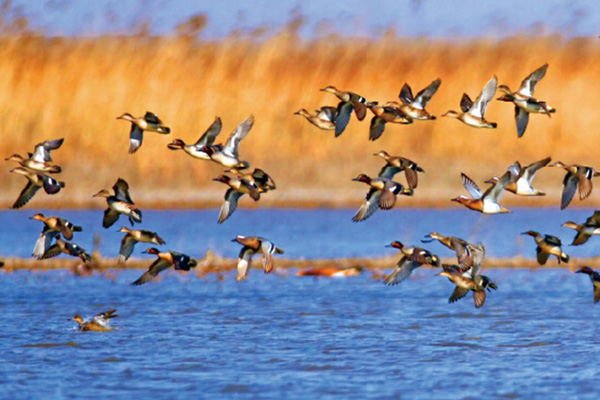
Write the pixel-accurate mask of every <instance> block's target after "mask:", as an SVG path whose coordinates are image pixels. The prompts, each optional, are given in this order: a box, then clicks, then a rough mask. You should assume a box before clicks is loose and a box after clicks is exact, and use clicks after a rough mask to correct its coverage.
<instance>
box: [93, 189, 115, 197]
mask: <svg viewBox="0 0 600 400" xmlns="http://www.w3.org/2000/svg"><path fill="white" fill-rule="evenodd" d="M110 196H111V194H110V192H109V191H108V190H106V189H102V190H101V191H99V192H98V193H96V194H95V195H93V196H92V197H106V198H108V197H110Z"/></svg>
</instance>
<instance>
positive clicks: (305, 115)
mask: <svg viewBox="0 0 600 400" xmlns="http://www.w3.org/2000/svg"><path fill="white" fill-rule="evenodd" d="M294 115H302V116H303V117H308V116H310V113H309V112H308V111H307V110H306V108H301V109H299V110H298V111H296V112H295V113H294Z"/></svg>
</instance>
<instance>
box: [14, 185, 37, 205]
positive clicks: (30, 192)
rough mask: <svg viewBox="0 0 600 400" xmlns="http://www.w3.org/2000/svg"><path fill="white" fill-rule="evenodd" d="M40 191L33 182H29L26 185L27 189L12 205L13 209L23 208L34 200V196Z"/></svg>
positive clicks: (24, 189)
mask: <svg viewBox="0 0 600 400" xmlns="http://www.w3.org/2000/svg"><path fill="white" fill-rule="evenodd" d="M38 190H40V186H38V185H34V184H33V183H31V181H28V182H27V185H25V187H24V188H23V190H22V191H21V193H20V194H19V197H17V200H16V201H15V203H14V204H13V205H12V208H21V207H23V206H24V205H25V204H27V203H28V202H29V200H31V199H32V198H33V196H34V195H35V194H36V193H37V191H38Z"/></svg>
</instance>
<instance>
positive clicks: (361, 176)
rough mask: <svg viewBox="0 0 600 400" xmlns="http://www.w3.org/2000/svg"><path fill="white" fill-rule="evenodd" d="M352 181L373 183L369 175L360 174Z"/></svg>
mask: <svg viewBox="0 0 600 400" xmlns="http://www.w3.org/2000/svg"><path fill="white" fill-rule="evenodd" d="M352 180H353V181H356V182H364V183H371V178H370V177H369V175H365V174H359V175H358V176H357V177H356V178H354V179H352Z"/></svg>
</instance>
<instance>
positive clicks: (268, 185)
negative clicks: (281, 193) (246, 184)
mask: <svg viewBox="0 0 600 400" xmlns="http://www.w3.org/2000/svg"><path fill="white" fill-rule="evenodd" d="M252 178H253V179H254V181H255V182H256V183H257V185H258V187H259V188H261V189H263V190H265V191H266V190H274V189H276V188H277V186H276V185H275V181H274V180H273V178H271V177H270V176H269V174H267V173H266V172H265V171H263V170H262V169H260V168H255V169H254V172H252Z"/></svg>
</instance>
